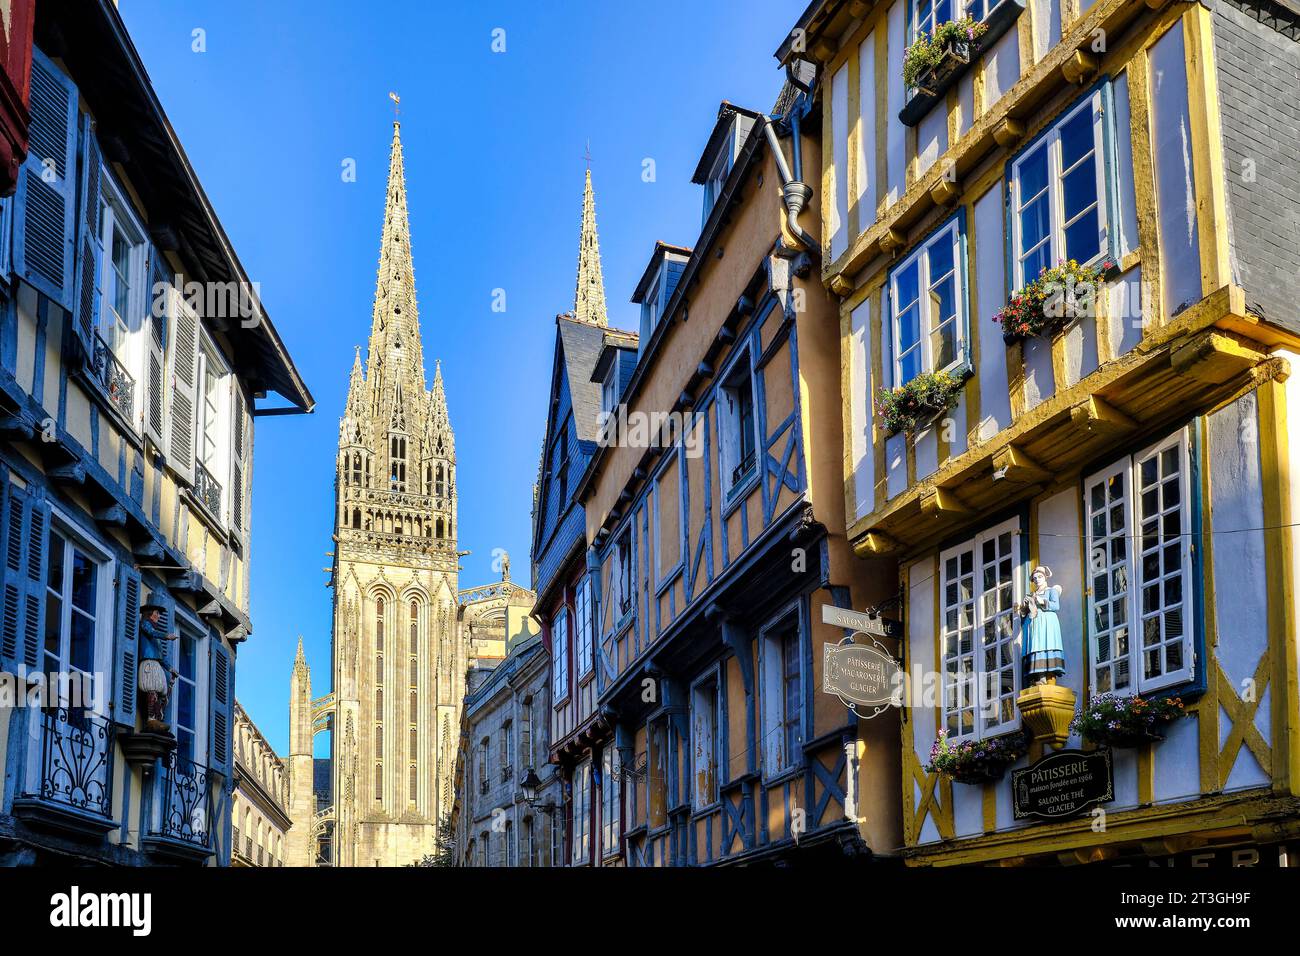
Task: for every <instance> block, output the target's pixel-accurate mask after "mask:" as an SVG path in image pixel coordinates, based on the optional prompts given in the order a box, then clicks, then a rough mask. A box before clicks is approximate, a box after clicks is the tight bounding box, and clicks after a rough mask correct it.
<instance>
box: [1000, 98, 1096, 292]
mask: <svg viewBox="0 0 1300 956" xmlns="http://www.w3.org/2000/svg"><path fill="white" fill-rule="evenodd" d="M1103 93H1104V90H1103V89H1101V88H1097V89H1095V90H1093V91H1092V92H1091V93H1090V94H1088V95H1087V96H1085V97H1084V98H1083V99H1082V100H1080V101H1079V102H1078V103H1076V104H1075V105H1073V106H1071V107H1070V108H1069V109H1068V110H1066V111H1065V112H1064V113H1062V114H1061V115H1060V116H1059V117H1058V118H1057V119H1056V120H1055V121H1053V123H1052V125H1051V126H1050V127H1048V128H1047V129H1046V130H1044V131H1043V132H1042V133H1041V134H1039V136H1038V137H1037V138H1036V139H1035V140H1034V141H1033V142H1032V143H1031V144H1030V145H1029V146H1028V147H1026V148H1025V149H1024V150H1023V151H1021V153H1020V154H1019V155H1018V156H1016V158H1015V159H1014V160H1013V161H1012V163H1011V174H1010V176H1009V177H1008V184H1007V185H1008V189H1009V190H1010V193H1011V195H1010V209H1011V269H1012V283H1011V284H1012V291H1015V290H1019V289H1023V288H1024V287H1025V286H1026V285H1027V284H1028V283H1030V282H1032V281H1033V280H1034V279H1037V278H1038V276H1037V275H1033V276H1026V275H1025V273H1024V261H1023V259H1024V255H1023V253H1024V250H1023V249H1022V248H1021V246H1022V241H1023V240H1022V237H1021V234H1020V213H1021V211H1022V209H1023V207H1024V203H1023V202H1022V199H1023V197H1022V196H1021V195H1020V178H1021V177H1020V170H1021V168H1022V167H1023V166H1024V165H1025V163H1026V162H1027V161H1028V160H1029V159H1031V158H1034V157H1035V156H1036V155H1037V153H1038V151H1039V150H1040V149H1045V150H1047V193H1048V203H1047V205H1048V210H1049V222H1050V225H1049V229H1048V248H1049V251H1048V257H1047V262H1048V265H1049V266H1050V265H1055V264H1056V263H1058V262H1060V261H1061V260H1062V259H1064V258H1065V225H1066V224H1065V191H1064V188H1063V186H1062V183H1063V172H1068V171H1063V170H1062V169H1061V128H1062V127H1063V126H1064V125H1065V124H1066V123H1068V122H1069V121H1070V120H1072V119H1074V117H1075V116H1076V115H1078V113H1079V112H1080V111H1081V110H1085V109H1089V110H1092V157H1093V160H1094V164H1095V166H1096V179H1097V182H1096V187H1097V200H1096V205H1097V225H1098V227H1099V235H1100V236H1101V248H1100V250H1099V251H1098V253H1097V254H1096V255H1095V256H1093V257H1091V258H1090V259H1088V260H1087V261H1081V262H1080V263H1079V264H1080V265H1084V266H1088V265H1096V264H1097V263H1100V262H1102V261H1103V260H1105V259H1106V258H1107V257H1108V256H1109V255H1110V254H1111V253H1110V247H1111V240H1112V232H1111V227H1110V221H1111V219H1112V215H1111V208H1110V194H1109V189H1108V185H1107V171H1106V160H1107V154H1106V115H1105V112H1106V111H1105V100H1104V98H1103V95H1102V94H1103ZM1078 162H1082V160H1079V161H1076V164H1075V165H1076V166H1077V165H1078ZM1073 168H1075V167H1073V166H1072V167H1071V169H1073ZM1030 198H1031V200H1032V199H1033V198H1036V197H1030ZM1075 218H1076V219H1077V218H1078V216H1076V217H1075Z"/></svg>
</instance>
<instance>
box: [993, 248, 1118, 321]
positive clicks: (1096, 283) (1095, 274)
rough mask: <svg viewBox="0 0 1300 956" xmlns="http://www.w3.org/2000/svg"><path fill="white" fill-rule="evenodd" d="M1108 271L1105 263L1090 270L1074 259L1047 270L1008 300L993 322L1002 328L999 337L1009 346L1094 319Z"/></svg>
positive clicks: (1110, 266) (1110, 267)
mask: <svg viewBox="0 0 1300 956" xmlns="http://www.w3.org/2000/svg"><path fill="white" fill-rule="evenodd" d="M1112 268H1114V265H1113V264H1112V263H1111V262H1109V261H1107V262H1103V263H1102V264H1101V265H1100V266H1098V267H1093V266H1081V265H1079V263H1078V262H1076V261H1075V260H1074V259H1071V260H1070V261H1069V262H1062V263H1060V264H1058V265H1055V266H1050V267H1048V268H1046V269H1044V270H1043V271H1042V272H1040V273H1039V274H1038V278H1037V279H1035V280H1034V281H1033V282H1031V283H1029V284H1028V285H1027V286H1025V287H1024V288H1023V289H1021V290H1020V291H1019V292H1017V293H1015V294H1014V295H1013V296H1011V299H1010V301H1008V302H1007V304H1006V305H1005V306H1003V307H1002V308H1001V309H1000V310H998V313H997V314H996V315H994V316H993V321H994V322H997V323H999V324H1000V325H1001V326H1002V337H1003V338H1004V339H1006V340H1007V341H1008V342H1013V341H1016V340H1017V339H1027V338H1031V337H1033V336H1035V335H1051V334H1052V333H1053V332H1056V331H1058V330H1059V329H1062V328H1064V327H1065V326H1066V325H1067V324H1068V323H1069V322H1070V320H1071V319H1073V318H1075V317H1077V316H1082V315H1096V313H1097V294H1098V293H1099V292H1100V291H1101V286H1102V282H1101V280H1102V277H1103V276H1104V275H1105V274H1106V273H1107V272H1109V271H1110V270H1111V269H1112Z"/></svg>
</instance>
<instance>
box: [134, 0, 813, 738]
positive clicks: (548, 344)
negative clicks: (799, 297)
mask: <svg viewBox="0 0 1300 956" xmlns="http://www.w3.org/2000/svg"><path fill="white" fill-rule="evenodd" d="M803 6H804V4H803V3H802V2H801V0H794V2H790V0H786V2H777V0H746V2H744V3H743V4H742V3H738V2H735V3H719V2H699V0H696V2H693V3H674V2H660V3H656V4H653V5H648V4H624V3H607V2H606V3H597V2H557V0H551V2H547V3H542V4H539V3H526V2H506V3H501V2H498V3H474V4H469V3H464V4H458V5H456V6H454V7H453V6H452V5H450V4H444V3H438V2H433V3H431V2H415V0H409V2H393V0H386V2H383V3H374V4H357V3H353V2H348V3H344V2H342V0H314V2H307V0H275V2H267V0H219V2H217V0H192V2H178V0H170V2H169V0H121V5H120V9H121V12H122V16H123V18H124V19H125V21H126V24H127V27H128V28H129V30H130V32H131V36H132V38H133V40H134V41H135V44H136V46H137V48H138V49H139V51H140V55H141V57H142V58H143V60H144V63H145V67H146V69H147V70H148V72H149V75H150V78H151V79H152V81H153V84H154V87H155V88H156V90H157V92H158V96H159V98H160V99H161V101H162V104H163V107H164V108H165V109H166V111H167V113H168V116H169V117H170V119H171V122H172V125H173V127H174V128H175V129H176V132H177V134H178V136H179V137H180V140H181V142H182V144H183V145H184V147H185V150H186V152H187V153H188V154H189V157H190V161H191V162H192V163H193V165H194V167H195V169H196V170H197V172H198V175H199V178H200V179H201V181H202V182H203V185H204V188H205V189H206V190H207V192H208V195H209V197H210V198H211V200H212V203H213V205H214V206H215V208H216V210H217V213H218V215H219V216H220V217H221V219H222V222H223V223H224V225H225V227H226V231H227V232H228V233H229V235H230V237H231V240H232V242H233V243H234V246H235V249H236V251H237V252H238V254H239V256H240V258H241V259H242V261H243V263H244V266H245V268H246V269H247V270H248V274H249V276H250V278H252V279H253V280H254V281H256V282H258V283H259V284H260V289H261V296H262V301H263V302H264V303H265V305H266V307H267V311H268V313H269V314H270V316H271V318H272V320H273V321H274V322H275V324H276V327H277V328H278V329H279V331H280V334H281V336H282V337H283V339H284V341H285V343H286V344H287V346H288V347H289V350H290V352H291V354H292V355H293V357H294V359H295V361H296V363H297V365H298V368H299V369H300V371H301V372H302V374H303V376H304V378H305V379H306V381H307V384H308V387H309V388H310V389H311V391H312V394H313V395H314V396H315V398H316V401H317V408H316V412H315V413H314V414H313V415H310V416H291V417H284V418H262V419H259V421H258V423H257V432H256V448H255V466H254V485H253V525H252V528H253V551H252V560H253V585H252V587H253V593H252V602H253V608H252V610H253V622H254V634H253V637H252V638H251V639H250V640H249V641H248V642H247V643H246V644H244V645H243V646H242V647H241V649H240V652H239V666H238V671H237V673H238V677H237V680H238V697H239V699H240V702H241V703H242V704H243V705H244V707H245V708H246V709H247V710H248V712H249V713H250V714H251V715H252V716H253V719H254V720H255V721H256V722H257V724H258V725H259V726H260V727H261V729H262V730H263V732H264V733H265V734H266V735H267V737H268V738H269V739H270V741H271V743H272V744H273V745H274V746H275V748H276V750H277V751H278V752H280V753H284V752H285V751H286V750H287V746H288V678H289V670H290V666H291V664H292V661H293V654H294V649H295V647H296V645H297V640H298V635H300V634H301V635H302V637H303V639H304V646H305V648H306V652H307V657H308V661H309V663H310V664H311V666H312V676H313V679H314V682H315V686H314V687H313V691H314V693H315V694H317V695H320V694H324V693H326V692H327V691H328V690H329V669H330V651H329V633H330V592H329V591H328V590H327V589H326V587H325V580H326V575H325V573H324V572H323V571H322V570H321V569H322V568H325V567H327V566H328V565H329V563H330V559H329V558H327V557H326V556H325V552H327V551H329V550H331V542H330V534H331V530H332V512H333V474H334V454H335V450H336V447H337V429H338V419H339V415H340V414H341V412H342V408H343V403H344V399H345V396H346V389H347V380H348V369H349V368H350V367H351V362H352V350H353V346H354V345H364V344H365V341H366V338H367V335H368V332H369V324H370V311H371V298H372V295H373V292H374V282H375V268H376V262H377V259H378V252H379V233H380V226H381V222H382V218H383V193H384V179H385V175H386V173H387V157H388V144H389V139H390V136H391V125H390V124H391V120H392V109H391V103H390V102H389V100H388V97H387V94H388V92H389V90H395V91H397V92H398V93H399V94H400V95H401V98H402V106H401V108H402V142H403V145H404V147H405V153H406V179H407V189H408V198H409V204H410V210H411V231H412V243H411V246H412V250H413V251H414V254H415V275H416V285H417V292H418V295H419V303H420V321H421V327H422V331H423V335H424V354H425V357H426V361H427V362H428V363H429V367H428V369H427V372H428V374H429V376H430V378H432V375H433V360H434V359H435V358H441V359H442V368H443V377H444V379H445V381H446V386H447V396H448V403H449V406H450V411H451V419H452V425H453V427H454V428H455V430H456V451H457V467H458V471H459V474H458V478H459V490H460V530H461V542H460V543H461V547H462V548H467V549H469V550H471V551H472V552H473V553H472V554H471V555H469V556H468V557H466V558H465V559H464V562H463V567H464V571H463V572H462V574H461V586H462V587H469V586H472V585H475V584H481V583H486V582H488V581H491V580H495V579H496V578H497V577H498V575H496V574H494V573H493V572H492V570H491V556H492V551H493V549H494V548H505V549H507V550H508V551H509V552H510V554H511V558H512V564H513V569H514V577H515V578H516V579H517V580H518V579H526V577H527V574H528V570H527V569H528V567H529V559H528V551H529V539H530V529H529V521H530V517H529V512H530V509H531V506H532V486H533V481H534V478H535V477H536V472H537V458H538V452H539V449H540V445H541V440H542V433H543V430H544V428H545V413H546V400H547V388H548V385H549V376H550V368H551V358H552V354H553V350H554V337H555V332H554V322H553V317H554V315H555V314H556V313H557V312H563V311H565V310H567V309H569V308H571V307H572V305H573V290H574V269H575V265H576V262H577V253H578V229H579V222H580V214H581V203H582V180H583V170H584V168H585V163H584V160H583V156H584V153H585V152H586V149H587V142H588V140H590V143H591V155H592V179H593V184H594V187H595V190H596V212H597V219H598V225H599V229H600V241H601V253H602V259H603V265H604V274H605V291H606V296H607V298H608V300H609V307H610V317H611V321H612V322H613V324H615V325H619V326H623V327H625V328H635V327H636V324H637V323H636V315H635V313H634V307H633V306H632V305H631V304H630V303H629V302H628V299H629V297H630V295H631V293H632V289H633V287H634V286H635V284H636V280H637V279H638V278H639V277H640V274H641V272H642V270H643V269H644V267H645V264H646V262H647V261H648V258H649V255H650V251H651V247H652V245H653V243H654V241H655V240H656V239H662V240H665V241H668V242H675V243H680V244H683V245H691V244H693V243H694V240H695V238H696V236H697V235H698V233H699V224H700V187H698V186H694V185H692V184H691V182H690V177H691V174H692V173H693V172H694V169H695V164H696V162H697V161H698V159H699V154H700V151H701V150H702V149H703V147H704V144H705V140H706V139H707V137H708V134H709V131H710V130H711V128H712V125H713V120H714V118H715V116H716V112H717V107H718V104H719V102H720V101H721V100H723V99H727V100H731V101H732V102H735V103H738V104H740V105H743V106H748V107H750V108H753V109H760V110H764V111H766V110H768V109H770V107H771V105H772V102H773V101H774V100H775V98H776V94H777V92H778V91H779V89H780V85H781V73H780V71H779V70H778V68H777V64H776V61H775V60H774V59H773V58H772V51H773V50H775V49H776V47H777V45H778V44H779V42H780V40H781V38H782V36H783V34H784V32H785V31H786V30H788V29H789V28H790V27H791V26H792V25H793V23H794V22H795V20H796V18H797V17H798V15H799V13H800V12H801V10H802V8H803ZM498 28H500V29H502V30H504V31H505V34H504V37H505V52H504V53H494V52H493V51H492V48H491V47H492V39H493V36H492V34H493V30H495V29H498ZM196 30H202V31H203V33H202V34H201V40H202V43H203V44H204V45H205V46H206V50H205V52H195V51H194V49H193V47H194V46H195V44H196V42H197V41H196V39H195V33H194V31H196ZM647 158H649V159H653V160H654V164H655V174H656V176H655V181H654V182H644V181H643V179H642V169H643V161H644V160H645V159H647ZM347 160H355V167H356V181H355V182H345V181H344V179H343V175H342V173H343V168H344V163H345V161H347ZM498 288H500V289H504V290H505V294H506V311H505V312H504V313H499V312H493V311H492V308H491V305H492V294H493V290H494V289H498ZM324 742H325V738H324V737H321V738H318V741H317V744H318V751H319V750H320V749H321V747H322V746H323V745H324ZM321 752H323V751H321Z"/></svg>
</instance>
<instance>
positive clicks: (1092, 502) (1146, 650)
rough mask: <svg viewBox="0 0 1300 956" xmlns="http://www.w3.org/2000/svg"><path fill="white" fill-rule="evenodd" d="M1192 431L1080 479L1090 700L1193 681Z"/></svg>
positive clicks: (1179, 434) (1181, 433)
mask: <svg viewBox="0 0 1300 956" xmlns="http://www.w3.org/2000/svg"><path fill="white" fill-rule="evenodd" d="M1189 475H1190V455H1189V451H1188V444H1187V434H1186V432H1185V431H1180V432H1178V433H1177V434H1175V435H1172V436H1170V437H1168V438H1166V439H1165V440H1164V441H1161V442H1159V443H1157V444H1155V445H1152V446H1151V447H1150V448H1147V449H1145V450H1143V451H1141V452H1139V453H1138V454H1136V455H1131V456H1126V457H1124V458H1122V459H1120V460H1119V461H1117V462H1115V463H1114V464H1113V465H1111V466H1109V467H1107V468H1104V469H1102V470H1101V471H1099V472H1097V473H1096V474H1094V475H1091V476H1089V477H1088V478H1087V480H1086V481H1085V482H1084V489H1083V496H1084V507H1085V510H1086V517H1087V522H1088V542H1087V544H1088V552H1087V554H1088V584H1089V588H1088V595H1087V600H1088V654H1089V666H1090V667H1091V669H1092V684H1093V691H1094V693H1130V694H1131V693H1135V692H1136V693H1146V692H1148V691H1154V690H1160V689H1163V688H1167V687H1172V686H1175V685H1177V684H1179V683H1183V682H1186V681H1189V680H1191V679H1192V677H1193V676H1194V673H1195V655H1194V653H1193V645H1192V612H1193V608H1192V593H1191V592H1192V547H1191V544H1192V537H1191V536H1192V526H1191V522H1192V508H1191V503H1190V501H1189V495H1190V483H1189Z"/></svg>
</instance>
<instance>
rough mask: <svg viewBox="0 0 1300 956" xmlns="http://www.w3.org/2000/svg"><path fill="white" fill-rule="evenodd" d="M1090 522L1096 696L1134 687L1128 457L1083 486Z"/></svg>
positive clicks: (1092, 659) (1090, 628) (1091, 651)
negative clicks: (1131, 655)
mask: <svg viewBox="0 0 1300 956" xmlns="http://www.w3.org/2000/svg"><path fill="white" fill-rule="evenodd" d="M1083 501H1084V511H1085V515H1086V520H1087V524H1088V532H1087V533H1088V556H1087V561H1088V576H1087V582H1088V654H1089V657H1090V664H1091V666H1092V687H1093V690H1094V692H1096V693H1099V694H1105V693H1112V692H1113V693H1121V692H1124V691H1127V690H1128V689H1129V687H1130V685H1131V683H1132V673H1131V672H1132V667H1131V660H1130V654H1131V651H1132V646H1131V641H1130V638H1131V635H1132V625H1131V624H1130V621H1131V620H1132V618H1131V616H1130V613H1129V611H1130V605H1131V600H1132V587H1131V586H1130V582H1131V581H1132V580H1133V564H1132V560H1131V554H1132V551H1131V549H1132V546H1133V530H1132V528H1133V521H1132V513H1133V512H1132V496H1131V495H1130V494H1129V459H1128V458H1125V459H1123V460H1122V461H1120V462H1118V463H1116V464H1115V465H1112V466H1111V467H1109V468H1107V469H1105V470H1104V471H1101V472H1098V473H1097V474H1095V475H1092V476H1091V477H1089V478H1088V479H1087V480H1086V481H1085V482H1084V486H1083Z"/></svg>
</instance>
